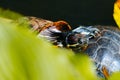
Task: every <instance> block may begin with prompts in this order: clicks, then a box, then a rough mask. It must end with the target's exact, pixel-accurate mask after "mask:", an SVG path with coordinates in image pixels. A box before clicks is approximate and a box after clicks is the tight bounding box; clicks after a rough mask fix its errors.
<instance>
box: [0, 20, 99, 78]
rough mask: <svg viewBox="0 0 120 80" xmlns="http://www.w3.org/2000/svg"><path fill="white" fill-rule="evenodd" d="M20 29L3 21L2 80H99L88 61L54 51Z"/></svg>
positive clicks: (0, 36) (0, 28) (0, 22)
mask: <svg viewBox="0 0 120 80" xmlns="http://www.w3.org/2000/svg"><path fill="white" fill-rule="evenodd" d="M18 26H19V27H18ZM20 26H21V27H22V25H19V23H18V24H17V23H16V22H15V23H14V22H13V21H12V22H11V21H10V20H6V19H3V18H0V65H1V66H0V80H91V79H92V80H96V79H97V78H96V76H95V75H94V71H92V70H93V69H92V67H93V66H91V65H92V64H91V62H90V61H89V59H88V58H87V57H84V56H83V57H82V56H81V57H80V56H77V57H76V56H75V54H74V53H73V52H71V51H68V50H65V49H58V48H56V47H53V46H52V45H51V44H50V43H48V42H47V41H46V40H43V39H37V37H36V36H35V35H34V34H32V33H31V32H30V31H29V30H27V29H26V28H20ZM24 26H25V25H24ZM26 26H27V25H26ZM87 63H88V64H87ZM84 66H85V67H84ZM93 75H94V76H93Z"/></svg>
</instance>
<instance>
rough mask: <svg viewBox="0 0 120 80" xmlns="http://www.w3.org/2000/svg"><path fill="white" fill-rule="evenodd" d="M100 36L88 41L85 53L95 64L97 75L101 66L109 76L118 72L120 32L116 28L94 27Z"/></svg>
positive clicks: (119, 64) (100, 70) (100, 73)
mask: <svg viewBox="0 0 120 80" xmlns="http://www.w3.org/2000/svg"><path fill="white" fill-rule="evenodd" d="M96 28H98V29H99V30H100V32H101V33H100V36H98V37H96V38H93V39H90V40H89V43H88V47H87V49H86V50H85V52H86V53H87V54H88V55H89V56H90V57H91V58H92V60H93V61H94V62H95V63H96V66H97V70H98V74H99V75H102V76H104V75H103V74H102V68H103V66H104V67H105V68H106V70H107V71H108V73H109V74H111V73H112V72H116V71H120V30H119V29H118V28H116V27H106V26H96Z"/></svg>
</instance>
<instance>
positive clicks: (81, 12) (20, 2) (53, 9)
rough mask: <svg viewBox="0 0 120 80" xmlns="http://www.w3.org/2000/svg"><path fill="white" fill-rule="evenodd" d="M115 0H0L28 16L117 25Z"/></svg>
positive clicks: (79, 23) (5, 6)
mask: <svg viewBox="0 0 120 80" xmlns="http://www.w3.org/2000/svg"><path fill="white" fill-rule="evenodd" d="M114 1H115V0H0V7H3V8H7V9H10V10H13V11H16V12H19V13H21V14H23V15H27V16H37V17H41V18H45V19H50V20H53V21H56V20H66V21H67V22H69V23H70V24H71V25H72V26H73V27H77V26H79V25H97V24H99V25H115V22H114V20H113V16H112V14H113V4H114Z"/></svg>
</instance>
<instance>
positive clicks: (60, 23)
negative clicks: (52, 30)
mask: <svg viewBox="0 0 120 80" xmlns="http://www.w3.org/2000/svg"><path fill="white" fill-rule="evenodd" d="M53 26H55V27H56V28H57V29H58V30H60V31H61V32H66V31H69V30H71V27H70V25H69V24H68V23H67V22H65V21H57V22H54V24H53Z"/></svg>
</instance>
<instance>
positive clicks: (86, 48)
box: [28, 17, 120, 78]
mask: <svg viewBox="0 0 120 80" xmlns="http://www.w3.org/2000/svg"><path fill="white" fill-rule="evenodd" d="M28 19H29V21H30V25H31V27H32V30H35V31H37V32H38V34H37V35H38V37H40V38H41V37H44V38H46V39H47V40H48V41H50V42H51V43H52V44H54V45H55V46H58V47H63V48H69V49H72V51H74V52H75V53H80V52H84V53H85V54H86V55H88V56H89V57H90V59H91V60H92V61H93V62H94V63H95V66H96V72H97V74H98V75H99V76H101V77H105V78H108V77H109V75H111V74H112V73H113V72H116V71H120V30H119V29H118V28H117V27H112V26H101V25H97V26H79V27H77V28H75V29H73V30H72V29H71V26H70V25H69V24H68V23H67V22H66V21H56V22H53V21H50V20H45V19H41V18H36V17H28Z"/></svg>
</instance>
